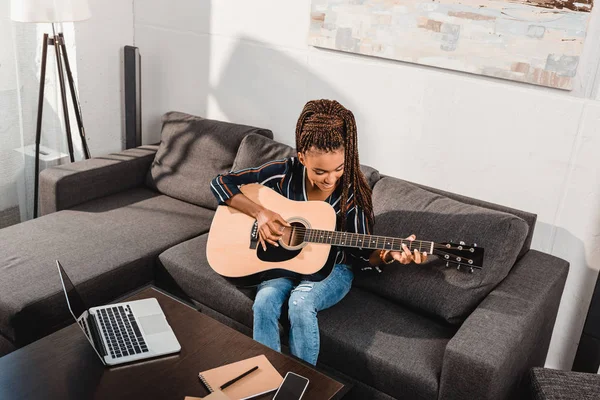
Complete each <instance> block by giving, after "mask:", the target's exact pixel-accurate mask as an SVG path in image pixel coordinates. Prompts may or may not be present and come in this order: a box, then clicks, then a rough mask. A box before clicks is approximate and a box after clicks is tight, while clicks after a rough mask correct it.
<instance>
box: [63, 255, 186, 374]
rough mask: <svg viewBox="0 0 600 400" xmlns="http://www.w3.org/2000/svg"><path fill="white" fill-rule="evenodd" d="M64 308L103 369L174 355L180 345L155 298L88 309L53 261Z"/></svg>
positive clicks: (69, 280) (66, 276)
mask: <svg viewBox="0 0 600 400" xmlns="http://www.w3.org/2000/svg"><path fill="white" fill-rule="evenodd" d="M56 267H57V268H58V273H59V275H60V281H61V283H62V287H63V291H64V292H65V297H66V298H67V306H68V307H69V311H70V312H71V315H73V318H74V319H75V321H76V322H77V324H78V325H79V327H80V328H81V330H82V331H83V333H84V334H85V336H86V337H87V339H88V341H89V343H90V344H91V345H92V347H93V348H94V350H95V351H96V354H98V357H100V360H101V361H102V363H103V364H104V365H119V364H125V363H130V362H132V361H139V360H145V359H148V358H153V357H158V356H162V355H167V354H172V353H177V352H179V351H180V350H181V345H180V344H179V342H178V341H177V338H176V337H175V333H173V330H172V329H171V326H170V325H169V323H168V322H167V319H166V318H165V314H164V313H163V311H162V309H161V308H160V305H159V304H158V301H157V300H156V299H155V298H149V299H144V300H135V301H128V302H125V303H117V304H110V305H107V306H100V307H92V308H90V309H87V308H86V307H85V305H84V303H83V300H82V298H81V296H80V295H79V293H78V292H77V290H76V289H75V286H74V285H73V283H72V282H71V279H69V276H68V275H67V273H66V272H65V270H64V269H63V267H62V265H61V264H60V262H59V261H58V260H56Z"/></svg>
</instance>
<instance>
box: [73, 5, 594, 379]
mask: <svg viewBox="0 0 600 400" xmlns="http://www.w3.org/2000/svg"><path fill="white" fill-rule="evenodd" d="M134 4H135V9H134V20H135V25H134V28H135V32H134V35H135V45H136V46H138V47H139V48H140V53H141V54H142V66H143V67H142V79H143V86H142V87H143V110H144V111H143V112H144V120H143V126H144V141H145V142H146V143H150V142H156V141H158V140H159V138H160V116H161V115H162V114H163V113H164V112H166V111H169V110H179V111H185V112H190V113H194V114H199V115H205V116H208V117H210V118H217V119H223V120H229V121H234V122H238V123H247V124H254V125H257V126H262V127H268V128H271V129H272V130H273V131H274V132H275V137H276V138H277V139H279V140H281V141H283V142H286V143H288V144H293V141H294V127H295V123H296V119H297V117H298V115H299V113H300V110H301V108H302V106H303V105H304V103H305V102H306V101H308V100H310V99H315V98H333V99H337V100H339V101H340V102H341V103H342V104H344V105H345V106H346V107H348V108H350V109H351V110H353V111H354V113H355V115H356V119H357V124H358V129H359V136H360V137H359V140H360V149H361V161H362V162H363V163H366V164H369V165H372V166H374V167H376V168H378V169H379V170H380V171H382V172H383V173H386V174H391V175H395V176H399V177H402V178H405V179H408V180H413V181H416V182H420V183H423V184H426V185H432V186H435V187H439V188H442V189H446V190H450V191H454V192H458V193H461V194H464V195H468V196H473V197H477V198H480V199H484V200H487V201H491V202H496V203H500V204H503V205H506V206H510V207H515V208H519V209H523V210H527V211H530V212H534V213H537V214H538V221H539V222H538V225H537V227H536V233H535V236H534V243H533V247H534V248H536V249H540V250H542V251H546V252H550V253H552V254H555V255H557V256H559V257H562V258H565V259H567V260H569V261H570V262H571V270H570V273H569V277H568V281H567V286H566V289H565V294H564V296H563V299H562V303H561V306H560V311H559V315H558V319H557V323H556V327H555V331H554V335H553V339H552V343H551V348H550V352H549V356H548V360H547V365H548V366H550V367H559V368H567V369H569V368H570V367H571V364H572V361H573V358H574V355H575V351H576V348H577V343H578V340H579V336H580V334H581V329H582V326H583V322H584V319H585V314H586V312H587V307H588V304H589V299H590V296H591V293H592V289H593V285H594V282H595V278H596V275H597V271H598V269H600V240H599V237H600V236H599V235H600V212H599V210H600V207H599V206H600V188H599V184H598V178H599V176H598V170H599V166H600V162H599V161H598V159H599V158H598V157H597V156H595V153H596V152H597V149H598V148H600V147H599V146H600V133H599V132H598V127H599V126H600V103H599V102H597V101H594V100H589V99H588V98H590V97H592V96H598V90H597V87H596V85H597V83H594V82H595V79H596V76H597V75H598V59H599V58H600V50H599V47H598V46H597V44H598V38H599V37H600V35H596V34H595V33H596V32H597V31H598V29H597V28H596V25H597V24H596V20H597V19H598V16H597V15H595V17H594V18H593V19H592V25H591V33H590V35H591V36H590V38H589V41H588V42H587V43H586V48H585V55H584V58H583V60H582V63H581V68H580V76H579V79H578V82H579V83H578V84H577V87H576V89H575V90H574V91H573V92H562V91H557V90H553V89H547V88H540V87H535V86H529V85H523V84H518V83H514V82H508V81H501V80H494V79H490V78H484V77H479V76H473V75H468V74H463V73H457V72H449V71H444V70H439V69H434V68H429V67H423V66H418V65H413V64H408V63H400V62H394V61H387V60H381V59H376V58H370V57H363V56H357V55H350V54H344V53H337V52H331V51H325V50H319V49H316V48H311V47H308V46H307V45H306V36H307V32H308V25H309V12H310V1H309V0H302V1H294V2H283V1H280V0H257V1H253V2H245V1H241V0H240V1H233V0H219V1H213V2H210V1H201V2H198V1H197V0H185V1H183V0H182V1H179V2H178V7H177V9H175V8H173V7H172V2H168V1H164V0H151V1H150V0H146V1H135V0H134ZM123 7H125V6H123ZM595 11H598V10H595ZM595 14H597V12H595ZM592 33H593V35H592ZM79 47H80V49H81V45H79ZM81 58H82V59H84V57H81ZM82 76H83V74H82ZM82 91H83V86H82ZM82 96H83V95H82ZM599 98H600V97H599ZM103 115H104V114H103ZM90 129H91V128H90Z"/></svg>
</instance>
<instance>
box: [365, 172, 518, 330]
mask: <svg viewBox="0 0 600 400" xmlns="http://www.w3.org/2000/svg"><path fill="white" fill-rule="evenodd" d="M373 208H374V213H375V227H374V233H375V234H376V235H381V236H388V237H394V238H405V237H407V236H408V235H410V234H413V233H414V234H416V235H417V239H418V240H427V241H434V242H436V243H440V242H450V241H452V242H454V243H458V242H459V241H464V242H465V243H466V244H474V243H477V245H478V246H479V247H483V248H484V263H483V269H482V270H475V272H474V273H472V274H471V273H468V272H462V271H458V270H457V269H456V268H455V267H452V266H451V267H446V262H445V261H443V260H442V259H441V258H437V257H431V260H430V261H429V262H427V263H425V264H420V265H418V264H414V263H411V264H408V265H401V264H399V263H393V264H390V265H386V266H385V271H384V272H383V273H382V274H380V275H370V274H369V275H365V276H357V277H356V279H355V284H356V285H357V286H358V287H362V288H365V289H367V290H369V291H371V292H374V293H377V294H379V295H380V296H382V297H385V298H388V299H390V300H392V301H395V302H397V303H400V304H403V305H406V306H409V307H411V308H413V309H416V310H419V311H422V312H425V313H427V314H430V315H435V316H438V317H440V318H442V319H444V320H445V321H447V322H449V323H452V324H459V323H461V322H462V321H463V320H464V319H465V318H466V317H467V316H468V315H469V314H470V313H471V312H472V311H473V310H474V309H475V308H476V307H477V305H478V304H479V303H480V302H481V300H483V298H484V297H485V296H487V294H488V293H489V292H490V291H492V289H494V287H496V285H498V283H500V282H501V281H502V280H503V279H504V278H505V277H506V276H507V275H508V273H509V271H510V269H511V267H512V266H513V265H514V263H515V261H516V258H517V255H518V253H519V250H520V249H521V247H522V246H523V243H524V241H525V238H526V236H527V233H528V231H529V227H528V225H527V223H526V222H525V221H524V220H523V219H521V218H519V217H517V216H515V215H512V214H509V213H505V212H500V211H495V210H491V209H488V208H483V207H479V206H474V205H470V204H466V203H462V202H459V201H456V200H453V199H450V198H448V197H446V196H443V195H440V194H435V193H432V192H429V191H427V190H424V189H422V188H419V187H417V186H415V185H412V184H410V183H408V182H405V181H402V180H400V179H395V178H390V177H384V178H382V179H381V180H379V181H378V182H377V184H376V185H375V188H374V190H373Z"/></svg>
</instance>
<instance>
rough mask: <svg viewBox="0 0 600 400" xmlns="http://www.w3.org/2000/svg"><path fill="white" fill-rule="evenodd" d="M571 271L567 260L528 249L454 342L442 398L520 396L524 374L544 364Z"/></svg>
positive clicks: (446, 365)
mask: <svg viewBox="0 0 600 400" xmlns="http://www.w3.org/2000/svg"><path fill="white" fill-rule="evenodd" d="M568 271H569V264H568V263H567V262H566V261H564V260H561V259H559V258H557V257H554V256H551V255H549V254H545V253H541V252H538V251H535V250H530V251H529V252H527V254H525V256H524V257H523V258H522V259H521V260H520V261H519V262H518V263H517V264H516V265H515V266H514V268H513V269H512V271H511V273H510V274H509V275H508V277H507V278H506V279H505V280H504V281H503V282H502V283H501V284H500V285H499V286H498V287H497V288H496V289H495V290H494V291H492V292H491V293H490V294H489V295H488V296H487V297H486V298H485V300H484V301H483V302H481V304H480V305H479V307H477V309H476V310H475V311H474V312H473V313H472V314H471V315H470V316H469V318H467V319H466V321H465V322H464V323H463V324H462V326H461V327H460V329H459V330H458V332H457V333H456V335H455V336H454V337H453V338H452V340H451V341H450V342H449V343H448V346H447V347H446V353H445V355H444V363H443V367H442V376H441V380H440V398H441V399H498V400H500V399H512V398H518V397H517V391H518V390H519V386H520V381H521V379H522V378H523V377H525V376H526V374H527V372H528V371H529V369H530V368H532V367H536V366H543V365H544V361H545V359H546V353H547V352H548V346H549V345H550V337H551V335H552V327H553V326H554V321H555V319H556V311H557V309H558V305H559V303H560V298H561V296H562V292H563V288H564V285H565V281H566V278H567V274H568ZM474 382H476V383H477V384H474Z"/></svg>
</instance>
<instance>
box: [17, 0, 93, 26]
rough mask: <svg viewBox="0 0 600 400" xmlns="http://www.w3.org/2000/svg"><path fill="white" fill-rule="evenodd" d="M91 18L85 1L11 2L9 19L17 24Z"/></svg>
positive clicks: (24, 0)
mask: <svg viewBox="0 0 600 400" xmlns="http://www.w3.org/2000/svg"><path fill="white" fill-rule="evenodd" d="M91 16H92V14H91V13H90V7H89V4H88V1H87V0H11V1H10V19H12V20H13V21H19V22H73V21H83V20H85V19H89V18H90V17H91Z"/></svg>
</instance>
